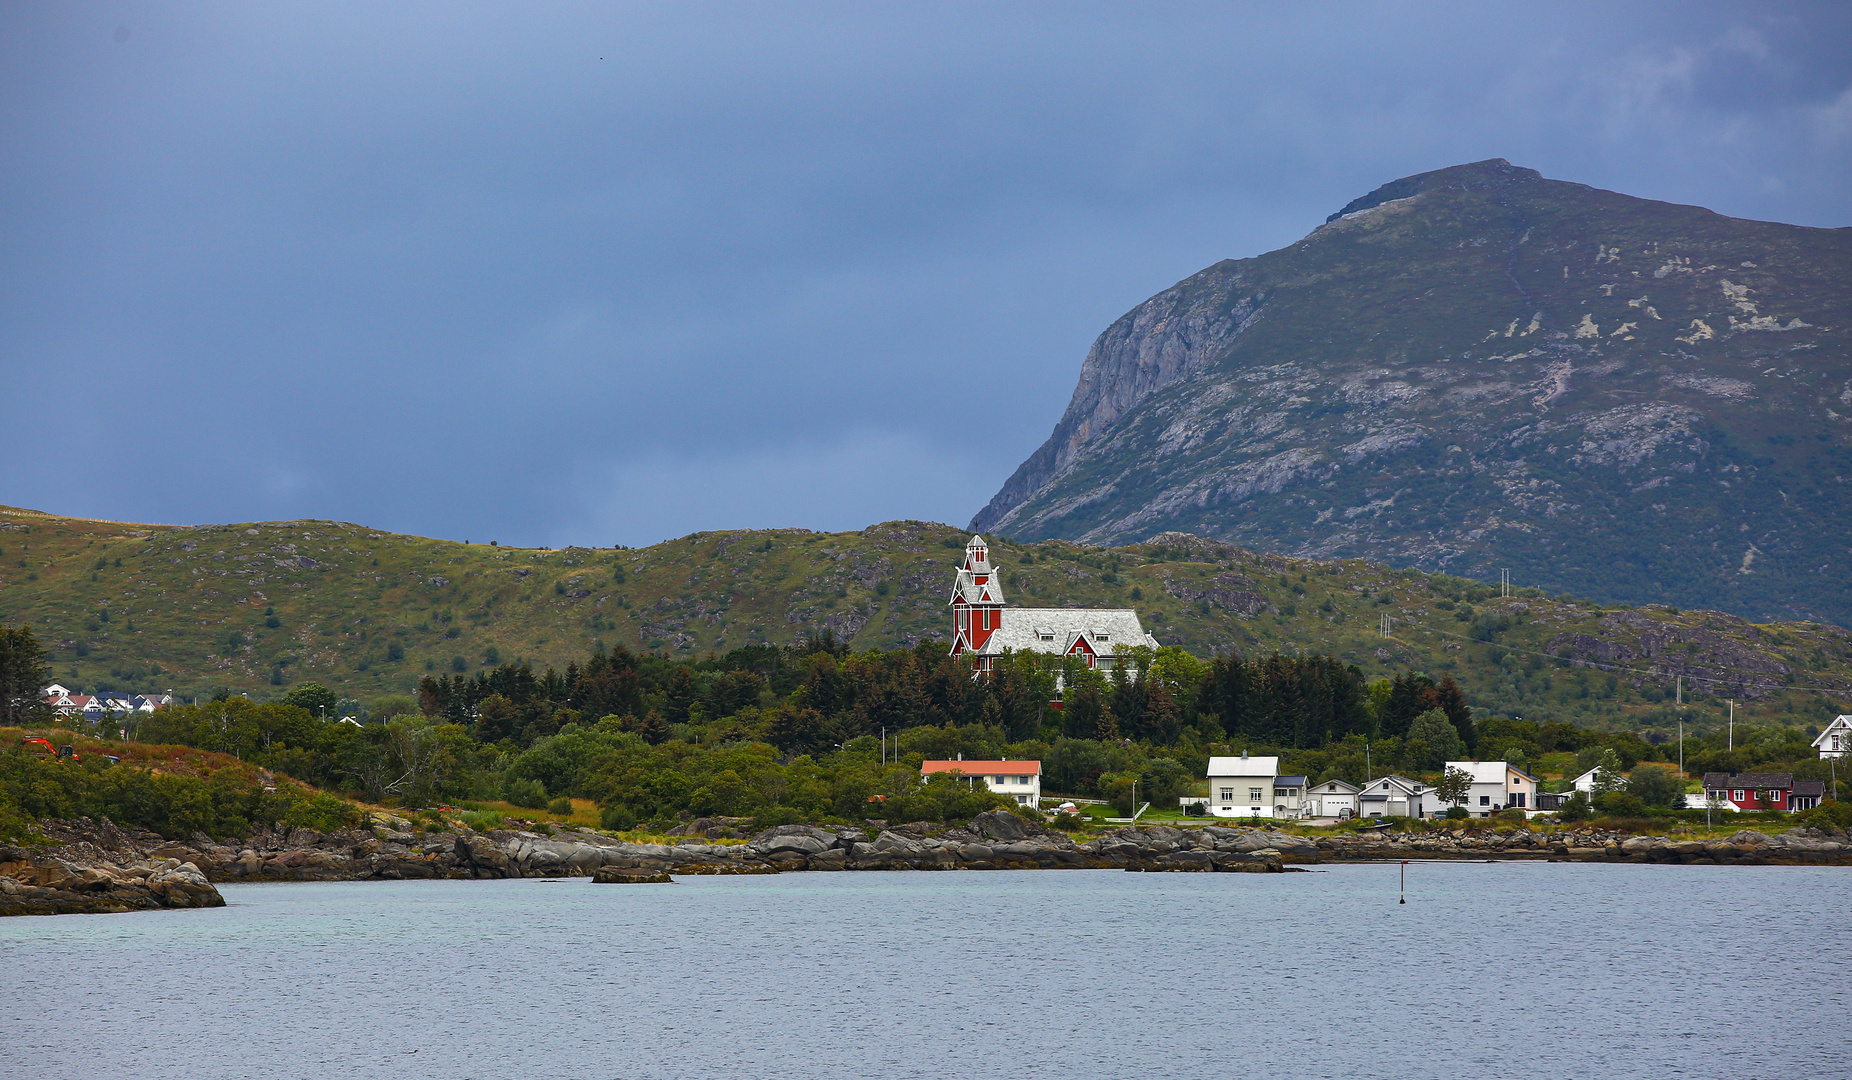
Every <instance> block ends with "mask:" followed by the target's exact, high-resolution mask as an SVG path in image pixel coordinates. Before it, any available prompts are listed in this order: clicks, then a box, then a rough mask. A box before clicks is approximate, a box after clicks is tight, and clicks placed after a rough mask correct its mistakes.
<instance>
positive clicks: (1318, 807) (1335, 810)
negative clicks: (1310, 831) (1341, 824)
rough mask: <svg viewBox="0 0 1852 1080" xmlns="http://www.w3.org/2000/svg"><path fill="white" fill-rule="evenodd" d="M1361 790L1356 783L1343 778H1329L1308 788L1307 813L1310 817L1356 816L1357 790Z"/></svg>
mask: <svg viewBox="0 0 1852 1080" xmlns="http://www.w3.org/2000/svg"><path fill="white" fill-rule="evenodd" d="M1359 790H1361V789H1360V788H1358V787H1357V785H1355V784H1347V783H1345V782H1344V781H1342V780H1327V781H1325V782H1324V783H1322V784H1314V785H1313V786H1312V787H1310V788H1307V789H1306V798H1305V802H1306V813H1307V816H1309V817H1329V818H1341V817H1356V816H1357V792H1358V791H1359Z"/></svg>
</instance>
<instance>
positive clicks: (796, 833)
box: [746, 825, 840, 857]
mask: <svg viewBox="0 0 1852 1080" xmlns="http://www.w3.org/2000/svg"><path fill="white" fill-rule="evenodd" d="M839 844H840V838H839V837H838V836H837V835H836V834H835V833H833V832H830V831H829V830H827V829H819V828H816V827H815V826H812V825H780V826H778V827H777V828H773V829H767V830H765V831H764V832H762V833H760V834H759V835H757V836H755V837H753V838H752V841H751V842H750V843H748V844H747V845H746V846H747V847H749V848H751V849H752V850H753V851H755V852H757V853H758V854H760V855H762V856H767V857H769V856H771V855H774V854H776V853H778V852H781V851H789V852H795V853H796V854H798V855H815V854H817V853H818V852H822V851H828V850H830V849H831V848H833V847H837V846H838V845H839Z"/></svg>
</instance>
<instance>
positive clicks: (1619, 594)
mask: <svg viewBox="0 0 1852 1080" xmlns="http://www.w3.org/2000/svg"><path fill="white" fill-rule="evenodd" d="M1849 342H1852V229H1816V228H1804V227H1800V226H1794V225H1782V224H1775V223H1769V222H1759V221H1745V220H1739V219H1735V218H1728V217H1723V216H1721V215H1718V214H1715V213H1712V212H1711V211H1708V210H1705V209H1702V208H1699V207H1692V206H1676V205H1672V204H1668V203H1661V202H1653V201H1650V200H1646V199H1638V198H1633V197H1630V196H1627V195H1621V194H1616V193H1614V192H1610V191H1602V190H1599V189H1596V188H1591V187H1587V186H1585V185H1582V184H1575V183H1568V182H1564V181H1559V180H1548V179H1545V178H1544V177H1542V176H1541V175H1540V174H1538V173H1537V172H1535V171H1533V170H1530V169H1524V168H1519V167H1516V166H1513V165H1511V164H1509V163H1507V162H1505V161H1503V160H1492V161H1482V162H1478V163H1475V164H1471V165H1460V166H1456V167H1454V168H1449V169H1442V170H1439V171H1437V172H1430V173H1423V174H1421V175H1419V176H1411V177H1408V178H1406V179H1402V180H1397V181H1395V182H1394V183H1390V184H1386V185H1384V186H1383V187H1380V188H1378V189H1377V190H1375V191H1373V192H1371V193H1370V194H1368V195H1366V196H1364V197H1363V198H1360V199H1357V200H1356V201H1354V202H1352V203H1351V204H1350V205H1348V206H1346V207H1344V208H1343V209H1342V210H1340V211H1339V212H1337V213H1335V214H1333V215H1331V217H1330V218H1329V219H1328V220H1327V221H1326V222H1325V223H1324V224H1323V225H1321V226H1320V227H1318V228H1317V229H1315V230H1313V231H1312V233H1311V234H1310V235H1308V236H1306V237H1305V238H1304V239H1303V240H1300V241H1299V242H1298V243H1296V244H1293V245H1292V246H1290V247H1287V248H1283V249H1281V250H1279V251H1274V252H1269V253H1267V254H1265V255H1260V256H1258V257H1255V258H1249V259H1238V260H1228V261H1224V262H1220V263H1217V264H1215V265H1214V266H1211V267H1209V268H1208V269H1206V270H1203V271H1202V272H1200V273H1198V274H1196V275H1194V276H1192V277H1190V278H1188V279H1186V280H1184V281H1182V282H1180V283H1178V284H1177V285H1175V286H1173V287H1171V288H1169V289H1166V290H1165V291H1163V292H1162V293H1159V294H1158V295H1157V296H1154V297H1152V298H1151V299H1149V300H1147V301H1145V302H1144V303H1142V304H1140V305H1138V306H1137V307H1135V308H1133V309H1132V310H1131V311H1130V312H1128V313H1127V314H1126V315H1125V316H1124V317H1122V318H1120V319H1119V320H1118V321H1117V322H1115V323H1114V324H1113V325H1112V326H1111V327H1109V328H1108V329H1107V330H1106V332H1105V333H1104V334H1102V335H1100V337H1099V339H1098V341H1096V342H1095V343H1094V345H1093V348H1092V350H1091V351H1090V352H1089V353H1088V354H1087V358H1086V361H1085V363H1084V364H1083V365H1082V366H1081V372H1080V383H1079V385H1078V386H1077V387H1076V388H1075V391H1074V397H1073V400H1072V402H1071V403H1070V404H1069V406H1068V409H1067V412H1066V414H1065V415H1064V416H1063V417H1062V418H1061V421H1060V423H1059V424H1057V425H1056V427H1055V430H1054V433H1053V434H1052V435H1051V436H1050V437H1049V439H1048V441H1047V442H1046V443H1045V444H1043V446H1042V447H1041V448H1040V449H1039V450H1037V451H1036V452H1035V454H1034V455H1032V456H1031V457H1030V458H1029V459H1028V460H1027V461H1025V462H1024V463H1023V464H1022V466H1021V467H1020V468H1018V469H1017V470H1016V473H1015V475H1013V476H1012V477H1010V479H1009V481H1008V482H1007V483H1006V484H1005V485H1004V486H1003V488H1002V490H1001V491H999V492H998V493H997V495H996V497H995V498H993V499H992V500H991V502H990V504H989V505H988V506H986V507H985V508H984V509H983V511H982V512H980V513H979V514H978V515H977V517H976V518H975V519H974V520H973V522H972V527H973V528H974V529H978V530H985V531H998V532H1001V533H1004V534H1006V535H1008V536H1011V537H1013V538H1015V539H1018V540H1022V541H1032V540H1039V539H1045V538H1065V539H1071V540H1076V541H1081V542H1084V543H1090V544H1104V545H1112V544H1125V543H1129V542H1133V541H1137V540H1142V539H1145V538H1147V537H1150V536H1152V535H1153V534H1155V533H1159V532H1163V531H1167V530H1177V531H1184V532H1190V533H1195V534H1199V535H1203V536H1208V537H1215V538H1218V539H1222V540H1227V541H1231V542H1234V543H1238V544H1241V545H1243V546H1245V547H1250V548H1256V549H1260V550H1263V551H1269V552H1276V553H1281V554H1290V555H1296V556H1307V557H1317V558H1333V557H1347V556H1362V557H1367V558H1371V559H1379V560H1383V561H1386V562H1389V563H1391V564H1395V565H1401V566H1414V567H1420V568H1423V569H1428V570H1445V571H1447V572H1448V573H1451V574H1456V575H1461V576H1465V577H1472V578H1478V579H1482V580H1496V579H1497V577H1498V575H1499V571H1500V570H1501V569H1506V568H1508V569H1509V570H1510V573H1511V578H1512V580H1513V581H1518V582H1525V583H1531V584H1537V585H1540V586H1543V587H1544V588H1546V589H1548V590H1550V591H1553V592H1570V593H1574V594H1576V595H1584V596H1590V597H1595V598H1599V599H1602V600H1608V601H1621V602H1628V603H1650V602H1659V603H1666V604H1672V605H1678V606H1693V607H1706V608H1719V609H1723V610H1727V611H1731V612H1734V613H1737V614H1739V615H1743V616H1746V617H1749V618H1754V619H1766V618H1805V619H1821V620H1828V621H1833V622H1838V623H1841V624H1847V623H1849V622H1852V573H1848V571H1849V570H1852V545H1849V543H1848V538H1849V537H1852V348H1849Z"/></svg>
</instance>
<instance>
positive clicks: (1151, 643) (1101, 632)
mask: <svg viewBox="0 0 1852 1080" xmlns="http://www.w3.org/2000/svg"><path fill="white" fill-rule="evenodd" d="M1082 634H1085V635H1086V637H1087V643H1088V644H1089V645H1091V646H1092V647H1093V649H1094V651H1095V652H1096V653H1098V654H1099V655H1101V656H1111V655H1112V653H1113V650H1114V649H1115V648H1117V647H1118V646H1120V645H1124V646H1125V647H1126V648H1128V649H1130V648H1136V647H1138V646H1140V645H1145V646H1148V647H1150V648H1153V649H1155V648H1157V647H1158V642H1157V638H1154V637H1152V636H1151V635H1150V634H1147V633H1145V628H1144V626H1143V625H1141V624H1140V623H1139V621H1138V612H1136V611H1133V610H1132V609H1131V608H1085V609H1083V608H1017V607H1013V608H1005V609H1004V610H1003V626H1002V627H1001V628H999V629H998V630H997V631H996V632H995V633H993V634H991V635H990V640H989V641H987V642H985V643H984V649H983V653H984V654H985V655H995V654H998V653H1001V652H1002V651H1003V650H1005V649H1014V650H1015V651H1017V652H1058V653H1066V652H1067V651H1068V650H1069V649H1070V648H1072V647H1073V646H1074V642H1075V640H1076V639H1077V638H1078V637H1079V636H1080V635H1082Z"/></svg>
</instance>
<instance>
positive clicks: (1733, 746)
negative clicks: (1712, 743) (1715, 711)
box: [1724, 698, 1736, 750]
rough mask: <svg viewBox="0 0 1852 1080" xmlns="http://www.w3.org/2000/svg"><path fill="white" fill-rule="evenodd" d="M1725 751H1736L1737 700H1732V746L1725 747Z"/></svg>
mask: <svg viewBox="0 0 1852 1080" xmlns="http://www.w3.org/2000/svg"><path fill="white" fill-rule="evenodd" d="M1724 749H1726V750H1734V749H1736V699H1735V698H1731V699H1730V744H1729V745H1728V746H1726V747H1724Z"/></svg>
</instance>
